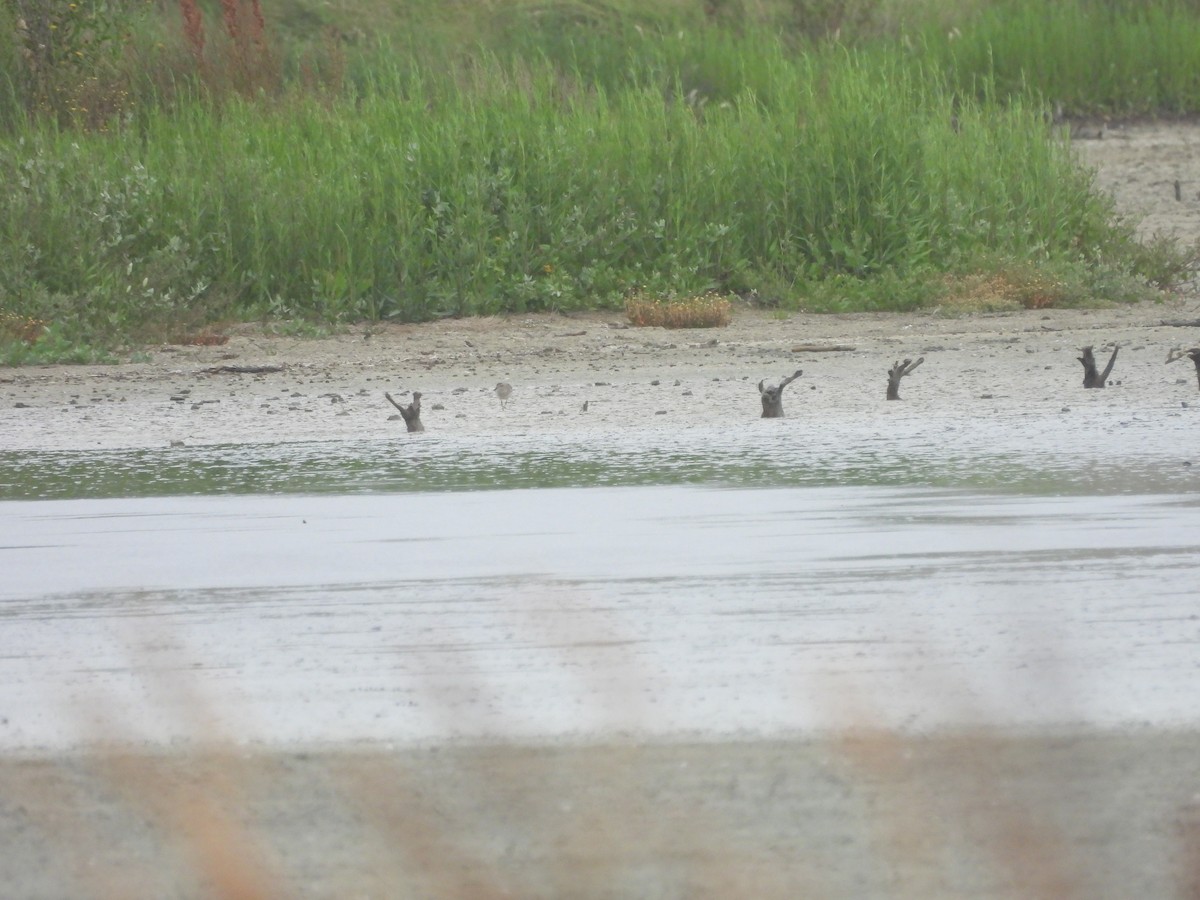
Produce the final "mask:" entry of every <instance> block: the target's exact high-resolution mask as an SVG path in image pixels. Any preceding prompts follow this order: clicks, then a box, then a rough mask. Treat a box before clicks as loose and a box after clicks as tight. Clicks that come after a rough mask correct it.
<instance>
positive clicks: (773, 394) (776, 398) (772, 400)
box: [758, 369, 804, 419]
mask: <svg viewBox="0 0 1200 900" xmlns="http://www.w3.org/2000/svg"><path fill="white" fill-rule="evenodd" d="M803 374H804V370H803V369H797V370H796V374H795V375H789V376H788V377H787V378H785V379H783V381H781V382H779V386H778V387H763V383H764V382H762V381H760V382H759V383H758V393H759V395H760V396H761V397H762V408H763V411H762V418H764V419H782V418H783V389H784V388H785V387H787V386H788V385H789V384H791V383H792V382H793V381H795V380H796V379H797V378H799V377H800V376H801V375H803Z"/></svg>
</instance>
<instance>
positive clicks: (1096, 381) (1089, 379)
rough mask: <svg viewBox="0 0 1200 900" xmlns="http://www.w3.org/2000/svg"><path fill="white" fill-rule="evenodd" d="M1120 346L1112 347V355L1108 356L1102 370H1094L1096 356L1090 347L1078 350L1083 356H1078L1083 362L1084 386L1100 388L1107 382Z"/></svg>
mask: <svg viewBox="0 0 1200 900" xmlns="http://www.w3.org/2000/svg"><path fill="white" fill-rule="evenodd" d="M1120 349H1121V348H1120V347H1113V352H1112V356H1110V357H1109V358H1108V365H1107V366H1105V367H1104V371H1103V372H1097V371H1096V357H1095V356H1093V355H1092V348H1091V347H1084V348H1083V349H1082V350H1080V351H1079V352H1080V353H1082V354H1083V356H1080V357H1078V359H1079V361H1080V362H1081V363H1083V386H1084V387H1085V388H1102V387H1104V386H1105V385H1106V384H1108V376H1109V374H1110V373H1111V372H1112V370H1113V365H1114V364H1115V363H1116V361H1117V351H1118V350H1120Z"/></svg>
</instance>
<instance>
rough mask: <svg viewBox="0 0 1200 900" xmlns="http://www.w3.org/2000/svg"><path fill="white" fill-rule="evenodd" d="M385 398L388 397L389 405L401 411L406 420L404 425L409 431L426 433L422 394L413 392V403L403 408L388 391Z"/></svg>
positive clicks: (385, 392) (384, 393)
mask: <svg viewBox="0 0 1200 900" xmlns="http://www.w3.org/2000/svg"><path fill="white" fill-rule="evenodd" d="M383 396H385V397H387V399H388V403H390V404H392V406H394V407H396V409H398V410H400V415H401V416H402V417H403V418H404V424H405V425H406V426H407V427H408V430H409V431H424V430H425V426H424V425H422V424H421V392H420V391H413V395H412V397H413V398H412V403H410V404H408V406H401V405H400V404H399V403H397V402H396V401H395V400H393V399H392V395H391V394H389V393H388V392H387V391H384V392H383Z"/></svg>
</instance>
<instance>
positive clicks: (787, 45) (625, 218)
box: [0, 4, 1200, 359]
mask: <svg viewBox="0 0 1200 900" xmlns="http://www.w3.org/2000/svg"><path fill="white" fill-rule="evenodd" d="M1004 5H1005V6H1019V5H1020V4H1004ZM1068 6H1071V8H1072V9H1075V10H1076V11H1077V12H1078V11H1080V10H1081V9H1082V7H1079V6H1078V4H1074V5H1068ZM893 7H894V5H893ZM295 8H296V7H295V5H293V6H292V7H287V6H285V7H284V12H285V13H286V12H287V10H289V9H291V10H293V12H294V10H295ZM848 8H849V7H843V9H848ZM1024 8H1025V9H1026V12H1027V13H1028V11H1029V10H1032V9H1034V8H1035V7H1034V6H1033V5H1030V4H1025V5H1024ZM1036 8H1038V9H1040V8H1041V6H1040V5H1039V6H1038V7H1036ZM1104 8H1105V9H1107V10H1109V12H1108V13H1105V14H1106V15H1110V14H1113V13H1112V12H1111V6H1106V7H1104ZM829 9H834V7H829ZM381 10H382V7H381V8H380V9H379V10H377V13H378V14H379V15H380V16H382V15H383V13H382V11H381ZM370 11H371V7H370V6H369V5H368V6H366V7H364V8H363V9H360V10H359V11H358V14H359V15H363V14H369V13H370ZM411 12H413V15H415V14H416V12H419V10H417V9H415V8H414V10H412V11H411ZM727 12H728V11H727ZM884 12H885V9H884V7H883V5H882V4H873V5H872V4H863V5H862V6H861V8H860V9H859V13H858V18H857V19H855V22H856V23H857V24H856V25H855V27H856V28H857V29H858V30H857V32H854V33H850V34H847V35H846V36H845V37H843V35H842V33H841V32H840V31H839V32H837V37H838V39H837V40H831V39H829V38H828V37H825V38H822V37H821V36H820V35H821V34H828V33H829V32H830V31H831V30H833V26H834V25H835V24H837V26H838V27H840V24H841V23H842V21H843V20H839V19H836V17H832V18H831V17H827V18H826V20H821V21H818V20H816V19H810V20H808V21H807V23H806V24H805V23H795V24H794V26H793V27H789V28H781V27H780V26H779V23H778V22H775V23H771V22H769V21H767V18H769V17H767V18H764V19H763V20H762V21H761V22H760V23H759V25H757V26H753V27H752V26H748V25H746V24H744V23H742V24H737V25H736V26H735V25H734V24H731V23H730V21H729V20H728V17H727V18H726V19H725V20H721V19H720V18H718V20H716V21H713V20H712V17H711V16H710V17H709V19H707V20H706V19H703V18H697V15H698V14H697V13H696V12H695V11H694V10H692V9H691V8H690V7H687V6H679V7H666V6H664V7H661V8H659V9H658V10H657V13H658V15H659V18H658V19H653V20H652V19H649V18H647V15H648V14H643V15H641V16H640V17H639V16H635V15H633V14H624V13H622V12H621V11H620V10H616V9H613V8H611V7H600V6H586V5H585V6H579V7H571V8H566V7H540V8H534V7H525V8H524V12H522V11H521V10H520V9H518V8H510V9H509V10H507V11H495V10H493V11H491V12H490V13H489V14H488V16H483V15H482V14H481V17H480V19H478V20H475V21H474V22H473V25H472V27H471V28H470V29H467V30H466V31H465V32H463V29H462V27H461V26H459V27H458V30H457V31H456V29H455V28H454V27H451V23H452V21H453V20H452V19H451V18H450V17H449V16H444V17H443V18H441V19H437V20H429V19H421V21H422V22H423V24H424V27H425V28H426V30H425V31H420V32H414V31H413V30H412V29H413V28H414V27H415V26H414V20H413V18H411V17H410V18H409V19H408V20H405V21H402V20H400V19H397V20H396V21H395V22H394V23H393V26H392V30H394V31H395V32H396V35H397V38H398V39H402V41H403V42H402V43H389V41H388V40H385V39H384V38H386V37H387V35H386V34H385V35H383V36H382V37H380V36H379V35H378V34H377V35H375V36H374V37H372V38H370V39H368V38H367V37H366V36H365V33H364V34H361V35H360V34H359V33H358V32H353V33H348V35H349V36H347V35H343V36H342V37H341V38H338V39H337V43H335V44H326V45H325V49H324V50H319V49H317V48H315V45H314V44H313V43H312V42H311V41H308V42H306V41H305V40H304V39H302V37H301V36H302V35H303V34H304V33H305V32H304V30H303V29H300V28H297V27H296V26H295V23H294V22H292V23H291V25H289V24H288V20H287V19H286V18H285V19H282V20H279V21H275V22H269V23H267V24H266V25H265V26H264V31H263V32H262V34H260V35H259V36H258V37H255V34H256V33H255V32H254V31H253V29H252V28H244V29H243V30H242V31H241V32H232V33H228V34H225V35H224V37H223V38H222V40H215V39H210V40H206V41H205V42H204V44H203V47H202V48H200V52H197V47H196V45H195V41H194V34H193V35H192V38H190V39H189V38H187V35H186V34H185V36H184V38H176V44H175V45H172V44H171V43H170V39H169V35H168V34H167V33H165V32H164V33H162V34H158V33H157V32H156V31H155V30H154V29H155V28H157V27H164V26H162V22H163V21H168V22H169V16H168V17H167V18H166V19H165V20H164V19H163V18H162V17H161V15H160V14H159V13H157V12H154V10H153V9H150V11H142V12H140V13H139V16H140V18H138V19H137V20H136V23H137V25H138V28H139V29H140V31H139V32H138V33H140V34H141V35H142V38H141V39H140V40H141V42H142V43H141V44H140V45H139V46H140V48H141V51H142V52H144V53H145V54H147V57H146V58H145V59H143V65H142V66H141V67H140V68H139V69H137V71H136V77H133V76H132V75H131V76H130V79H129V80H128V81H127V83H126V84H125V87H124V88H122V89H123V90H124V91H125V94H124V95H123V96H124V97H126V98H127V99H125V100H124V101H122V102H123V103H125V104H126V105H125V106H124V107H123V108H121V109H120V110H118V113H117V114H114V115H112V116H109V117H107V118H102V119H101V120H100V121H96V120H95V118H94V116H95V114H96V110H95V105H94V104H93V107H92V108H90V109H89V110H88V111H87V115H84V114H82V113H78V112H76V113H71V112H70V111H69V110H68V111H67V112H66V113H64V112H63V110H61V109H60V110H57V111H55V110H53V109H49V108H47V109H44V110H42V111H40V112H38V111H37V110H34V111H33V112H32V113H30V112H28V111H26V112H24V113H22V114H16V113H15V112H14V111H13V106H12V104H13V103H15V102H16V99H17V98H18V95H19V94H20V91H21V90H22V89H28V88H29V85H24V87H22V85H21V84H18V83H17V82H15V81H12V80H10V81H9V83H8V86H7V91H8V97H9V103H10V106H9V114H8V117H7V120H8V127H7V131H6V133H5V134H4V135H3V136H2V137H0V181H3V182H4V183H5V184H6V185H10V186H11V189H10V190H8V191H6V192H5V194H4V195H3V196H0V309H2V310H3V311H4V312H5V313H6V314H7V315H8V316H9V319H8V320H6V321H9V322H10V325H9V326H7V331H5V328H6V326H5V325H4V323H3V321H0V342H6V343H7V345H8V346H9V351H8V354H9V358H10V359H11V358H15V356H17V355H19V357H20V358H22V359H30V358H37V354H36V352H34V350H33V349H31V347H30V344H31V343H32V344H35V345H40V346H41V347H43V348H44V349H46V351H47V352H48V353H49V355H51V356H56V355H63V353H64V352H65V349H70V350H72V352H74V353H75V355H76V356H77V357H78V356H79V350H80V348H81V347H113V346H118V345H120V344H121V343H123V342H125V341H127V340H129V339H149V338H153V339H161V338H164V337H165V338H172V337H177V336H179V335H186V334H189V333H194V332H195V331H197V330H198V329H201V328H202V327H203V326H204V325H205V324H206V323H208V322H211V321H213V320H218V321H219V320H229V319H242V318H247V317H270V318H289V319H290V318H302V319H315V320H321V321H333V322H337V321H353V320H363V319H368V320H376V319H402V320H420V319H428V318H432V317H438V316H446V315H472V314H486V313H498V312H511V311H522V310H542V309H562V310H568V309H578V308H595V307H603V306H618V305H620V304H621V303H622V302H623V299H624V298H625V297H626V296H628V295H629V294H630V293H632V292H635V291H636V292H640V293H641V294H650V295H681V294H699V293H703V292H707V291H717V292H720V293H723V294H736V295H739V296H741V297H744V298H748V299H750V300H752V301H754V302H759V303H766V304H776V305H782V306H804V307H806V308H810V309H853V308H858V309H862V308H890V309H903V308H911V307H915V306H920V305H923V304H927V303H931V302H938V301H939V300H940V299H941V298H942V296H944V295H945V294H946V293H947V292H953V291H955V290H959V289H960V288H961V285H963V284H967V283H973V282H971V280H972V279H976V280H977V279H978V278H979V277H981V276H983V277H986V278H993V279H994V278H999V279H1000V280H1001V281H1002V282H1003V283H1004V284H1006V285H1008V286H1009V287H1010V288H1011V294H1012V297H1015V298H1016V302H1025V303H1026V304H1027V305H1031V304H1040V305H1052V304H1055V303H1059V304H1061V303H1073V302H1082V301H1084V300H1089V301H1092V300H1095V299H1101V300H1125V299H1130V298H1132V297H1137V296H1144V295H1146V293H1147V292H1148V288H1147V286H1146V285H1147V282H1148V281H1166V280H1169V279H1170V278H1171V277H1172V276H1173V274H1174V272H1175V271H1176V270H1177V267H1178V266H1179V264H1180V263H1181V262H1182V257H1181V256H1180V255H1178V254H1175V253H1173V252H1171V251H1169V250H1166V251H1164V250H1163V248H1155V249H1154V250H1152V251H1147V250H1146V249H1144V248H1142V247H1140V246H1139V245H1137V244H1136V243H1135V242H1134V241H1133V240H1132V237H1131V232H1130V230H1129V229H1128V228H1127V227H1126V226H1123V225H1114V224H1113V222H1112V221H1111V218H1112V217H1111V213H1112V211H1111V207H1110V205H1109V203H1108V202H1107V201H1105V200H1103V199H1101V198H1099V197H1097V196H1096V195H1095V194H1094V193H1093V192H1092V191H1091V186H1090V180H1089V177H1088V175H1087V174H1086V173H1083V172H1081V171H1079V170H1078V169H1077V168H1076V167H1075V166H1074V165H1073V163H1072V161H1071V158H1070V156H1069V152H1068V150H1067V148H1066V146H1065V144H1064V143H1063V142H1062V141H1061V140H1058V139H1056V138H1055V137H1054V136H1053V133H1052V128H1051V126H1050V125H1049V124H1048V123H1047V121H1046V117H1045V113H1046V110H1047V108H1048V103H1047V100H1046V97H1045V96H1044V95H1042V94H1039V93H1038V92H1036V91H1031V90H1029V89H1027V88H1026V87H1021V89H1020V90H1019V91H1018V90H1017V86H1016V85H1015V83H1014V79H1013V77H1012V76H1011V75H1009V74H1008V73H1007V70H1005V71H1001V69H1000V67H999V66H998V65H997V64H996V61H995V54H992V57H990V58H988V59H986V60H985V59H984V56H986V54H983V53H982V51H981V50H980V49H979V47H980V46H981V45H980V43H979V41H980V40H982V38H980V37H978V36H977V35H979V34H984V33H985V32H986V31H987V29H992V30H997V29H1002V28H1003V27H1005V23H1006V22H1007V23H1010V25H1011V28H1012V29H1013V32H1014V33H1013V34H1012V35H1009V38H1010V40H1011V42H1012V46H1013V47H1017V46H1020V38H1019V37H1018V36H1016V35H1017V32H1018V31H1020V30H1024V31H1028V30H1031V29H1033V28H1034V27H1035V26H1036V22H1035V21H1034V20H1033V19H1031V18H1030V16H1029V15H1028V14H1027V15H1026V16H1025V17H1024V18H1022V17H1020V16H1016V15H1015V14H1014V16H1013V17H1012V18H1011V19H1005V18H1003V17H1001V16H999V13H998V12H997V11H996V10H994V9H991V8H989V7H986V6H985V7H983V8H980V9H972V10H969V11H968V13H969V14H970V16H971V21H972V22H975V23H977V26H976V31H972V32H969V34H970V35H972V36H970V37H968V36H966V35H967V34H968V33H967V32H963V31H961V30H960V31H959V32H958V34H957V36H956V35H955V34H954V33H952V32H949V31H946V28H947V23H946V22H945V21H943V18H942V14H941V13H939V12H937V10H936V8H935V7H933V6H930V7H928V8H926V9H924V12H923V15H924V16H925V18H923V19H920V20H919V21H918V22H915V23H908V22H906V21H904V20H903V19H902V17H899V16H898V15H897V14H896V9H895V8H893V9H892V12H891V13H890V15H891V16H892V18H890V19H889V18H887V17H886V16H884ZM909 12H912V10H911V9H910V10H909ZM1160 12H1161V13H1162V17H1160V18H1158V19H1154V18H1153V17H1149V16H1143V17H1142V18H1143V19H1145V20H1146V21H1147V22H1150V23H1151V24H1154V23H1157V26H1156V27H1171V28H1176V27H1181V26H1178V25H1177V23H1175V20H1174V19H1171V18H1170V17H1168V16H1167V13H1166V8H1165V7H1164V8H1163V9H1162V10H1160ZM935 13H936V14H935ZM965 14H966V13H964V15H965ZM1179 14H1180V15H1182V13H1179ZM163 15H165V14H163ZM423 15H425V14H423ZM847 15H848V14H847ZM1172 15H1174V13H1172ZM764 16H766V14H765V13H764ZM843 19H845V17H843ZM250 21H251V23H252V20H250ZM1139 21H1140V20H1139ZM437 22H440V23H441V26H440V27H435V24H436V23H437ZM177 24H178V23H177ZM243 24H245V23H243ZM325 24H326V25H328V24H329V23H325ZM1110 24H1111V23H1110ZM209 25H210V26H211V25H212V20H211V17H210V20H209ZM768 25H773V27H771V28H768V27H767V26H768ZM985 25H986V28H985V27H984V26H985ZM402 26H405V27H407V28H408V29H409V30H408V31H407V32H405V31H404V28H403V27H402ZM685 26H686V27H685ZM802 26H803V27H802ZM918 26H919V27H918ZM180 27H181V28H182V26H180ZM354 27H355V28H358V26H354ZM953 27H955V28H957V26H953ZM1131 28H1132V26H1131ZM183 31H184V32H186V29H183ZM272 31H274V32H276V33H278V34H281V35H284V36H288V40H287V42H286V45H285V46H284V47H280V48H273V47H271V46H269V45H268V44H267V43H266V41H265V36H266V35H268V34H270V33H272ZM359 31H361V29H359ZM322 33H323V34H324V35H325V37H324V38H323V39H324V40H326V41H329V40H331V39H333V38H331V36H330V32H329V31H328V29H326V30H325V31H323V32H322ZM814 33H816V34H817V36H816V37H814V36H813V35H814ZM1156 34H1157V32H1156V31H1155V29H1154V28H1153V27H1151V28H1141V26H1140V25H1139V26H1138V29H1134V30H1131V31H1130V32H1129V35H1132V36H1136V37H1137V39H1138V40H1139V41H1142V42H1143V43H1144V44H1146V46H1147V48H1148V47H1149V45H1150V43H1151V42H1152V41H1153V40H1154V39H1155V36H1156ZM237 35H241V36H242V37H241V38H237V39H235V38H236V37H237ZM246 35H249V38H247V37H246ZM155 36H157V37H161V38H163V40H161V41H152V40H151V38H153V37H155ZM217 36H218V37H219V36H220V35H219V33H218V35H217ZM309 37H310V38H311V33H309ZM334 37H336V35H335V36H334ZM420 37H427V38H428V40H427V41H425V42H424V43H423V42H422V41H421V40H418V38H420ZM260 38H261V40H260ZM188 40H191V41H192V43H191V44H189V43H188ZM239 40H240V41H241V43H239ZM468 41H470V42H471V43H468ZM485 46H486V49H485ZM989 46H990V45H989ZM1197 46H1200V42H1197ZM468 47H470V48H471V49H470V52H468V50H467V48H468ZM88 52H94V53H100V52H101V51H100V50H89V51H88ZM104 52H106V53H109V54H110V56H111V60H110V61H111V63H112V66H113V68H112V69H110V70H108V71H110V72H112V73H117V72H118V71H119V64H122V60H125V61H126V63H127V56H120V57H119V58H118V56H116V55H112V54H113V52H114V47H113V46H109V47H108V48H107V49H105V50H104ZM189 53H191V54H192V57H191V61H192V63H193V64H194V65H193V67H192V69H191V70H189V68H188V64H187V61H188V59H189V57H188V54H189ZM155 54H157V55H155ZM221 61H223V62H224V65H220V66H218V65H217V63H218V62H221ZM322 67H324V68H322ZM1020 71H1022V72H1023V71H1024V70H1023V69H1022V70H1020ZM114 77H116V76H115V74H114ZM54 96H57V95H51V94H45V95H44V96H43V97H42V101H41V102H43V103H46V104H49V105H51V106H52V105H53V104H52V102H51V101H53V99H54ZM112 96H117V95H116V94H112ZM1056 96H1058V95H1056ZM1061 96H1064V97H1068V95H1067V94H1062V95H1061ZM1155 96H1157V97H1159V98H1160V99H1159V100H1158V101H1156V102H1162V101H1161V96H1162V95H1161V94H1159V95H1155ZM26 99H28V98H26ZM60 99H61V98H60ZM1072 102H1074V100H1073V98H1072ZM1080 105H1083V104H1082V103H1081V104H1080ZM11 323H18V324H20V327H21V334H20V335H17V334H16V333H15V332H16V326H15V325H12V324H11ZM30 335H33V336H34V339H33V341H32V342H31V341H30V340H29V338H30ZM84 355H85V356H86V354H84Z"/></svg>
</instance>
